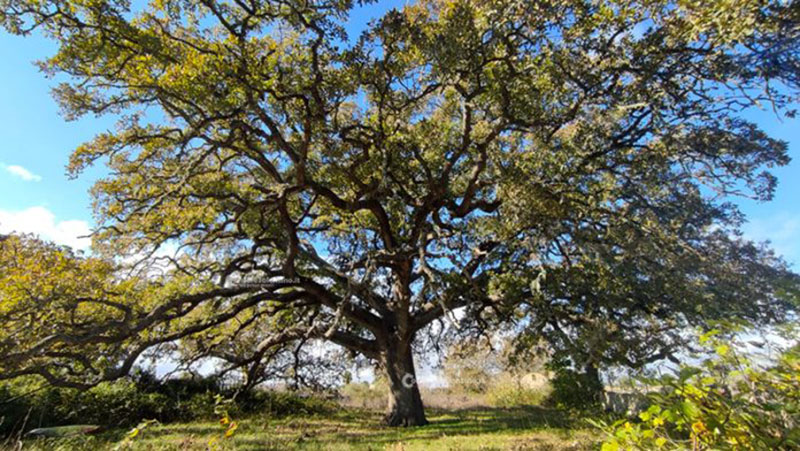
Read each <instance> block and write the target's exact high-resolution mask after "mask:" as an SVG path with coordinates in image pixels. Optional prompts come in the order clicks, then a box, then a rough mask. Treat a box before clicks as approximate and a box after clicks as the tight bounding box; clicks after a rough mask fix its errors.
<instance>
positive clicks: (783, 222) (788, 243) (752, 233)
mask: <svg viewBox="0 0 800 451" xmlns="http://www.w3.org/2000/svg"><path fill="white" fill-rule="evenodd" d="M742 229H743V232H744V236H745V237H747V238H749V239H751V240H755V241H769V242H770V246H771V247H772V248H773V249H775V252H777V253H778V254H779V255H783V257H784V258H785V259H786V261H787V262H789V263H790V264H793V265H794V267H795V269H798V268H800V213H788V212H783V213H779V214H776V215H773V216H771V217H766V218H757V219H751V220H750V221H749V222H748V223H747V224H745V225H744V227H742Z"/></svg>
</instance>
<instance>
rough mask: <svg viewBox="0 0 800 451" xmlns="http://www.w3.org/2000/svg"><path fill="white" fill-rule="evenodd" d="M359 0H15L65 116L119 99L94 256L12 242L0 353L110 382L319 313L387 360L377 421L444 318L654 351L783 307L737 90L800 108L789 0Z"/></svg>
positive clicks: (57, 373)
mask: <svg viewBox="0 0 800 451" xmlns="http://www.w3.org/2000/svg"><path fill="white" fill-rule="evenodd" d="M369 3H370V2H359V3H358V4H356V3H354V2H352V1H349V0H196V1H195V0H153V1H151V2H148V3H146V4H145V3H136V4H134V3H131V2H129V1H127V0H0V11H1V12H0V24H2V25H3V26H4V27H5V28H6V29H7V30H8V31H10V32H12V33H17V34H27V33H29V32H33V31H37V30H38V31H39V32H42V33H44V34H45V35H46V36H48V37H50V38H52V39H53V40H54V41H55V42H56V43H57V44H58V48H57V51H56V52H55V54H54V55H52V56H51V57H49V58H48V59H46V60H45V61H42V62H41V63H40V65H41V67H42V69H43V70H44V71H45V73H47V74H50V75H59V76H60V79H61V80H65V81H64V82H63V83H60V84H59V85H58V87H57V88H56V89H55V96H56V99H57V100H58V101H59V103H60V105H61V106H62V109H63V111H64V114H65V116H66V117H67V118H77V117H80V116H83V115H86V114H97V115H101V114H110V115H115V116H117V117H118V118H119V124H118V127H117V128H116V129H115V130H111V131H108V132H105V133H101V134H99V135H98V136H97V137H96V138H95V139H93V140H92V141H90V142H87V143H85V144H84V145H82V146H80V147H79V148H78V149H76V150H75V151H74V153H73V154H72V157H71V159H70V162H69V166H68V169H69V172H70V174H72V175H73V176H77V175H78V174H80V172H81V171H82V170H83V169H84V168H86V167H87V166H90V165H92V164H96V163H97V162H98V161H101V162H102V163H103V164H105V165H106V166H107V167H108V169H109V171H110V174H109V175H108V176H107V177H105V178H103V179H101V180H99V181H98V182H97V183H96V184H95V186H94V188H93V190H92V195H93V198H94V211H95V214H96V221H97V229H96V231H95V232H94V235H93V247H92V249H93V253H92V255H91V256H89V257H80V256H72V258H70V254H69V253H68V252H67V251H65V250H63V249H56V248H53V247H52V246H47V245H43V244H41V243H36V242H31V241H30V240H29V239H27V238H18V237H15V238H11V239H6V240H5V241H4V242H3V244H2V246H3V256H4V258H3V261H2V263H0V264H3V265H4V267H3V268H4V270H6V268H14V269H13V270H10V272H4V273H3V275H2V276H0V277H8V278H10V279H11V282H9V283H8V284H4V285H3V288H2V296H3V297H2V307H1V308H2V309H3V310H2V311H3V323H4V327H3V328H2V329H3V330H2V332H0V343H2V344H0V349H2V350H3V353H4V355H11V356H13V358H5V357H4V358H3V359H2V360H0V377H10V376H13V375H19V374H39V375H42V376H44V377H46V378H48V380H51V381H52V382H54V383H61V384H72V385H82V384H92V383H96V382H97V381H100V380H103V379H107V378H114V377H118V376H119V375H120V374H122V373H124V372H126V371H127V370H128V369H130V366H131V365H132V364H133V362H134V361H135V360H136V359H137V358H138V357H139V356H140V355H141V354H142V353H145V352H148V350H152V349H154V348H157V347H158V346H161V345H163V344H165V343H170V342H175V341H179V340H194V342H195V343H207V344H208V346H207V348H208V349H215V345H214V342H215V340H216V341H217V342H218V341H219V340H231V339H235V337H236V336H237V335H238V334H247V333H250V331H252V330H253V328H257V329H258V336H259V337H261V339H260V341H259V342H258V343H256V344H255V345H253V347H252V350H253V353H254V355H257V354H258V353H260V352H265V351H264V350H266V349H269V348H271V347H273V346H276V345H279V344H281V343H286V342H289V341H296V340H299V339H311V338H319V339H325V340H329V341H331V342H333V343H336V344H338V345H341V346H343V347H345V348H347V349H350V350H352V351H354V352H357V353H359V354H361V355H363V356H366V357H367V358H370V359H373V360H375V361H377V362H379V363H380V364H381V366H382V367H383V368H384V370H385V372H386V375H387V379H388V381H389V386H390V403H389V411H388V414H387V421H388V422H389V424H393V425H415V424H424V423H425V417H424V413H423V410H422V402H421V399H420V395H419V390H418V388H417V386H416V384H414V383H413V376H414V374H415V369H414V363H413V349H414V346H415V343H419V342H420V341H422V340H424V339H425V338H426V337H430V336H431V335H432V334H434V333H436V331H437V330H438V331H441V330H442V329H444V328H446V329H448V330H449V331H456V332H457V333H471V332H480V331H481V330H483V329H485V328H491V327H507V326H506V325H507V324H508V323H509V322H513V323H514V324H515V325H516V326H515V327H520V328H521V329H522V330H524V331H525V332H526V333H527V334H529V335H531V336H534V337H535V338H534V339H537V340H538V339H539V338H540V337H545V338H548V339H549V340H550V341H551V342H552V344H553V346H555V347H558V348H559V349H564V350H565V352H568V353H570V354H571V355H573V356H574V359H575V363H576V364H591V365H599V364H606V363H611V362H614V363H620V362H621V363H624V364H629V365H634V366H635V365H641V364H642V362H646V361H650V360H652V359H655V358H659V357H664V356H667V355H669V354H671V353H673V352H676V351H677V350H678V348H679V347H680V346H681V344H680V340H679V339H678V333H679V331H680V329H681V328H683V327H687V326H691V325H698V324H704V323H706V322H707V321H709V320H712V319H715V318H730V317H737V318H745V319H749V320H753V321H756V322H758V323H766V322H769V321H777V320H781V319H782V318H784V317H785V315H786V314H787V313H788V312H790V311H791V310H792V309H793V305H792V304H791V303H790V302H789V297H787V296H786V295H785V294H786V293H789V292H791V290H792V289H794V288H795V287H796V286H797V278H796V276H794V275H793V274H791V273H790V272H788V270H787V269H786V267H785V265H784V264H783V263H782V262H781V261H780V259H778V258H776V257H775V256H774V255H773V254H772V253H771V252H770V251H769V250H768V249H766V248H764V247H759V246H755V245H753V244H752V243H749V242H747V241H745V240H743V239H741V238H740V236H739V234H738V228H739V226H740V225H741V223H742V221H743V218H742V215H741V214H740V213H739V211H738V210H737V208H736V206H735V205H734V204H732V203H730V201H729V200H730V197H731V196H734V195H745V196H750V197H753V198H756V199H760V200H768V199H769V198H770V197H771V196H772V193H773V189H774V186H775V183H776V181H775V179H774V177H773V176H772V175H770V174H769V172H767V171H766V170H767V169H768V168H770V167H773V166H776V165H784V164H787V163H788V157H787V153H786V150H787V146H786V143H784V142H781V141H777V140H775V139H772V138H770V137H769V136H768V135H766V134H765V133H764V132H763V131H761V130H760V129H759V128H758V127H757V126H756V125H755V124H753V123H750V122H748V121H747V120H745V119H743V118H742V112H743V111H744V110H746V109H748V108H751V107H753V106H759V105H768V106H769V107H770V108H773V109H774V110H775V111H776V112H777V113H778V114H783V115H786V116H793V115H794V112H793V111H792V110H791V107H792V102H793V101H794V99H795V96H796V95H797V93H798V87H799V86H798V85H799V83H800V78H798V74H800V58H799V57H800V55H799V53H800V50H798V49H800V45H798V35H799V34H800V27H798V23H800V20H799V19H800V4H798V2H797V1H795V0H790V1H768V0H737V1H730V0H715V1H702V0H678V1H672V0H549V1H518V0H493V1H469V0H420V1H417V2H414V3H412V4H409V5H406V6H405V7H403V8H398V9H393V10H391V11H389V12H388V13H387V14H385V15H384V16H383V17H380V18H379V19H377V20H375V21H373V22H372V23H371V24H370V25H369V26H367V28H366V29H365V30H363V31H362V32H360V34H357V35H348V32H347V31H348V30H347V21H348V17H349V14H350V13H351V12H352V11H353V10H355V9H357V8H367V7H369ZM351 34H352V33H351ZM26 243H27V244H29V245H30V250H27V249H28V246H27V245H26ZM165 248H167V249H169V248H177V249H178V251H177V252H174V253H169V255H167V256H164V255H163V250H164V249H165ZM20 249H24V250H20ZM28 252H33V254H28ZM7 256H9V257H8V258H7ZM51 260H53V261H56V262H63V263H58V264H53V265H40V266H37V265H36V262H43V261H51ZM159 262H160V263H161V265H160V267H161V271H160V272H154V271H152V269H153V266H154V265H156V264H157V263H159ZM26 267H27V268H28V269H25V268H26ZM58 271H63V273H62V276H58V275H57V274H58ZM40 273H41V274H42V276H41V278H40V282H41V283H40V284H36V285H31V287H28V285H27V284H28V282H26V279H25V278H26V277H28V278H30V276H26V274H27V275H33V278H39V276H36V274H40ZM73 273H74V274H77V275H78V276H79V277H71V276H70V275H71V274H73ZM49 275H53V276H52V277H50V276H49ZM48 281H51V283H49V282H48ZM50 285H52V286H50ZM43 306H48V310H47V311H46V312H42V311H41V309H42V307H43ZM51 306H52V308H51ZM456 310H458V311H457V312H456ZM36 311H39V314H37V313H34V312H36ZM445 318H451V319H456V318H458V319H459V320H458V323H459V326H458V328H456V327H455V326H453V327H441V326H437V324H439V323H442V322H443V321H444V319H445ZM6 323H7V324H8V325H5V324H6ZM24 324H35V326H34V327H33V328H30V329H28V328H27V327H26V326H24ZM56 324H57V326H56ZM9 325H10V326H9ZM23 336H24V337H23ZM216 349H218V348H216Z"/></svg>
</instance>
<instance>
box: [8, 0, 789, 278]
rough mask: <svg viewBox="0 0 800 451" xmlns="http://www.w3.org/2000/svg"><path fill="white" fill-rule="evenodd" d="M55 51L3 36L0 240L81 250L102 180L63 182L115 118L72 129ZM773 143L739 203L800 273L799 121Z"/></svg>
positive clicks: (779, 127) (769, 127)
mask: <svg viewBox="0 0 800 451" xmlns="http://www.w3.org/2000/svg"><path fill="white" fill-rule="evenodd" d="M382 5H383V6H382V7H380V8H375V7H372V8H371V9H369V11H360V12H359V13H358V14H356V15H355V16H354V18H353V23H352V24H351V28H352V29H358V28H362V27H363V25H364V24H365V23H366V21H367V20H368V18H369V17H370V16H374V15H375V14H379V13H380V12H382V11H383V10H385V9H386V7H387V6H389V4H386V3H382ZM54 49H55V47H54V45H53V44H52V43H51V42H49V41H47V40H45V39H44V38H42V37H41V36H37V35H33V36H29V37H27V38H20V37H16V36H11V35H9V34H7V33H5V32H0V61H3V66H4V69H3V70H2V71H0V86H2V89H1V90H0V136H2V143H1V144H0V193H2V195H0V232H8V231H11V230H16V231H22V232H33V233H38V234H40V235H41V236H43V237H44V238H47V239H50V240H53V241H57V242H60V243H64V244H69V245H72V246H77V247H86V246H87V244H88V241H86V240H80V239H78V238H77V236H79V235H82V234H85V233H88V231H89V230H90V228H91V226H92V224H93V221H92V214H91V205H90V198H89V195H88V189H89V187H90V186H91V184H92V181H93V180H95V179H96V178H97V177H99V176H101V175H102V174H103V169H102V168H94V169H91V170H89V171H87V172H86V173H84V175H83V176H82V177H80V178H79V179H77V180H69V179H68V178H67V177H66V175H65V169H64V168H65V165H66V163H67V159H68V157H69V154H70V153H71V152H72V150H73V149H75V147H76V146H78V145H79V144H80V143H82V142H84V141H87V140H89V139H91V138H92V137H93V136H94V135H95V134H97V133H99V132H102V131H105V130H107V129H110V128H112V127H113V125H114V124H113V120H112V119H110V118H94V117H85V118H82V119H81V120H79V121H73V122H67V121H65V120H64V119H63V118H61V117H60V116H59V114H58V106H57V104H56V102H55V101H54V100H53V99H52V98H51V97H50V89H51V88H52V87H53V86H54V85H55V83H56V81H55V80H48V79H46V78H45V77H44V75H43V74H42V73H40V72H39V71H38V69H37V68H36V66H35V65H34V64H33V61H34V60H37V59H42V58H44V57H46V56H47V55H49V54H51V53H52V52H53V51H54ZM747 117H748V118H749V119H751V120H753V121H755V122H756V123H758V124H759V125H760V126H761V127H762V128H763V129H764V130H766V131H767V132H768V133H769V134H770V135H771V136H773V137H776V138H779V139H782V140H785V141H787V142H788V143H789V146H790V155H791V156H792V157H793V161H792V163H791V164H790V165H789V166H787V167H783V168H779V169H777V170H775V171H774V173H775V174H776V175H777V176H778V179H779V185H778V189H777V191H776V195H775V199H774V200H773V201H772V202H769V203H760V202H754V201H749V200H739V203H740V205H741V206H742V210H743V211H744V212H745V213H746V214H747V216H748V218H749V219H750V222H749V224H748V225H747V226H746V227H745V229H744V230H745V233H746V235H747V236H748V237H749V238H752V239H755V240H759V241H761V240H767V239H769V240H771V241H772V243H773V246H774V247H775V248H776V249H777V250H778V251H779V253H781V254H783V255H784V256H785V257H786V258H787V260H789V261H790V262H794V263H795V264H794V267H795V268H800V199H798V196H800V119H784V120H782V121H781V120H778V119H777V118H776V117H775V115H774V113H772V112H770V111H753V112H752V113H750V114H749V115H748V116H747Z"/></svg>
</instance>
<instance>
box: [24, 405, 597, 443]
mask: <svg viewBox="0 0 800 451" xmlns="http://www.w3.org/2000/svg"><path fill="white" fill-rule="evenodd" d="M428 418H429V420H430V422H431V424H430V425H428V426H424V427H417V428H405V429H396V428H388V427H384V426H382V425H381V424H380V414H379V413H377V412H371V411H363V410H361V411H360V410H352V409H348V410H340V411H338V412H336V413H333V414H331V415H326V416H323V415H317V416H302V417H285V418H269V417H266V416H252V417H248V418H243V419H239V421H238V425H239V426H238V428H237V430H236V432H235V434H233V436H232V437H230V438H225V437H224V432H225V427H224V426H222V425H220V424H219V423H218V422H215V421H207V422H193V423H185V424H168V425H155V426H151V427H149V428H146V429H144V430H143V431H142V432H141V433H140V434H139V435H138V436H137V437H135V438H134V439H132V440H130V441H128V442H127V443H126V444H123V442H122V441H123V440H124V438H125V431H109V432H106V433H105V434H102V435H100V436H97V437H88V438H86V437H80V438H72V439H62V440H52V439H49V440H37V441H27V442H26V443H25V448H24V449H31V450H44V449H47V450H52V449H63V450H71V449H75V450H84V449H114V448H115V447H119V448H121V449H131V450H204V449H209V448H210V449H225V450H253V451H254V450H283V449H301V450H317V449H319V450H345V449H356V450H461V449H474V450H494V449H497V450H505V449H513V450H584V449H592V448H593V447H595V446H596V445H597V436H596V435H595V432H594V431H592V430H591V429H590V428H589V427H588V426H587V425H586V424H585V423H583V421H581V420H579V419H574V418H571V417H569V416H568V415H566V414H564V413H563V412H560V411H557V410H548V409H543V408H538V407H528V408H515V409H470V410H459V411H432V412H429V414H428ZM209 443H211V445H209Z"/></svg>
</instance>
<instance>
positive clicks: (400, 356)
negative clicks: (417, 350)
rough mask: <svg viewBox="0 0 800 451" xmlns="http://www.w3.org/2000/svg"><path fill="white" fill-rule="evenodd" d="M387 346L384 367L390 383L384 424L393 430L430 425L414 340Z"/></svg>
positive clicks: (395, 342) (390, 343) (394, 341)
mask: <svg viewBox="0 0 800 451" xmlns="http://www.w3.org/2000/svg"><path fill="white" fill-rule="evenodd" d="M387 344H388V346H387V349H386V351H385V352H384V361H383V366H384V370H385V371H386V376H387V380H388V382H389V404H388V407H387V410H386V417H385V418H384V421H385V422H386V424H387V425H389V426H423V425H426V424H428V420H426V419H425V410H424V407H423V406H422V397H421V396H420V394H419V386H417V379H416V378H417V376H416V371H415V370H414V356H413V354H412V352H411V340H410V339H407V340H403V341H400V340H389V343H387Z"/></svg>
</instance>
